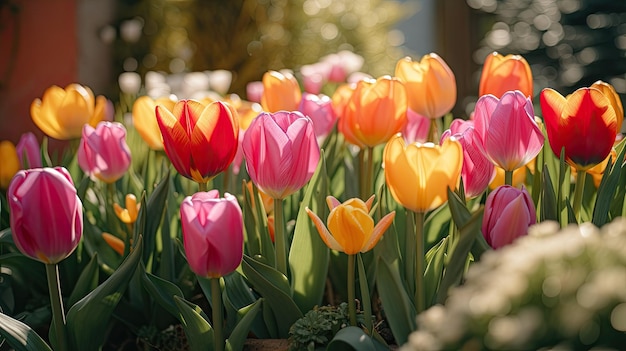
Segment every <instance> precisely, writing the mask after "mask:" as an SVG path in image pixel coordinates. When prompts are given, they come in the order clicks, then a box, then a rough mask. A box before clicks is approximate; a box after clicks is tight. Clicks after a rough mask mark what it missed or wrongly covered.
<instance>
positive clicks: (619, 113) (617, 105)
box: [591, 80, 624, 133]
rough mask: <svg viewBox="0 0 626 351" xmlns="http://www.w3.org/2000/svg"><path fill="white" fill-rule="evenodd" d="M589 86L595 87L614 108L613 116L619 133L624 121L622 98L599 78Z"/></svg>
mask: <svg viewBox="0 0 626 351" xmlns="http://www.w3.org/2000/svg"><path fill="white" fill-rule="evenodd" d="M591 88H596V89H598V90H600V91H601V92H602V94H604V96H606V97H607V98H608V99H609V101H610V102H611V106H613V110H615V117H617V128H616V129H617V132H618V133H620V131H621V130H622V123H623V122H624V107H623V106H622V100H621V99H620V97H619V95H617V92H616V91H615V88H613V86H612V85H611V84H609V83H606V82H603V81H601V80H599V81H597V82H595V83H593V84H591Z"/></svg>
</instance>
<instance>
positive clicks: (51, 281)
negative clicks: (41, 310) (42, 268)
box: [46, 263, 68, 351]
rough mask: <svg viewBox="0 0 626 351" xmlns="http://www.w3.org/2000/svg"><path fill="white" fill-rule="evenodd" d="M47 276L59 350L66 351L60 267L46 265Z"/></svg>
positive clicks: (54, 264) (53, 264)
mask: <svg viewBox="0 0 626 351" xmlns="http://www.w3.org/2000/svg"><path fill="white" fill-rule="evenodd" d="M46 276H47V278H48V291H49V293H50V305H51V306H52V319H53V320H54V331H55V333H56V345H57V347H58V348H57V350H58V351H66V350H67V349H68V348H67V336H66V333H65V312H64V311H63V298H62V297H61V284H60V282H59V267H58V266H57V265H56V263H52V264H46Z"/></svg>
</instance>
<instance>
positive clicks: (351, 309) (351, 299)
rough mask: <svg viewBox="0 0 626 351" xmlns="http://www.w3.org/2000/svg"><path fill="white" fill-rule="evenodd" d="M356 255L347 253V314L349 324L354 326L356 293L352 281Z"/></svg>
mask: <svg viewBox="0 0 626 351" xmlns="http://www.w3.org/2000/svg"><path fill="white" fill-rule="evenodd" d="M355 257H356V255H348V314H349V315H350V325H352V326H355V327H356V301H355V299H356V294H355V292H354V291H355V286H354V284H355V281H354V259H355Z"/></svg>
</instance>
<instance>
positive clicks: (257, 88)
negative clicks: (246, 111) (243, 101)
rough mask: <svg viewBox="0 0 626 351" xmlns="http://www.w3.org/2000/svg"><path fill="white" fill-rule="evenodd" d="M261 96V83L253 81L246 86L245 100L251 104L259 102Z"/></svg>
mask: <svg viewBox="0 0 626 351" xmlns="http://www.w3.org/2000/svg"><path fill="white" fill-rule="evenodd" d="M261 96H263V82H261V81H260V80H259V81H255V82H250V83H248V84H247V85H246V98H247V99H248V101H251V102H258V103H260V102H261Z"/></svg>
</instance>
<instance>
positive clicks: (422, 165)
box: [383, 134, 463, 212]
mask: <svg viewBox="0 0 626 351" xmlns="http://www.w3.org/2000/svg"><path fill="white" fill-rule="evenodd" d="M383 160H384V168H385V180H386V182H387V186H388V187H389V189H390V190H391V194H392V195H393V197H394V199H396V201H397V202H398V203H399V204H401V205H402V206H404V207H406V208H407V209H409V210H411V211H413V212H426V211H430V210H433V209H435V208H437V207H439V206H441V205H442V204H444V203H445V202H446V201H448V192H447V190H448V188H451V189H455V188H456V187H457V186H458V183H459V179H460V176H461V167H462V165H463V149H462V147H461V144H460V143H459V142H458V141H456V140H455V139H454V138H448V139H445V140H444V141H443V143H442V145H434V144H432V143H426V144H419V143H413V144H409V145H406V143H405V141H404V138H403V137H402V135H401V134H397V135H396V136H394V137H393V138H391V140H389V142H388V143H387V145H386V146H385V151H384V156H383Z"/></svg>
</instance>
